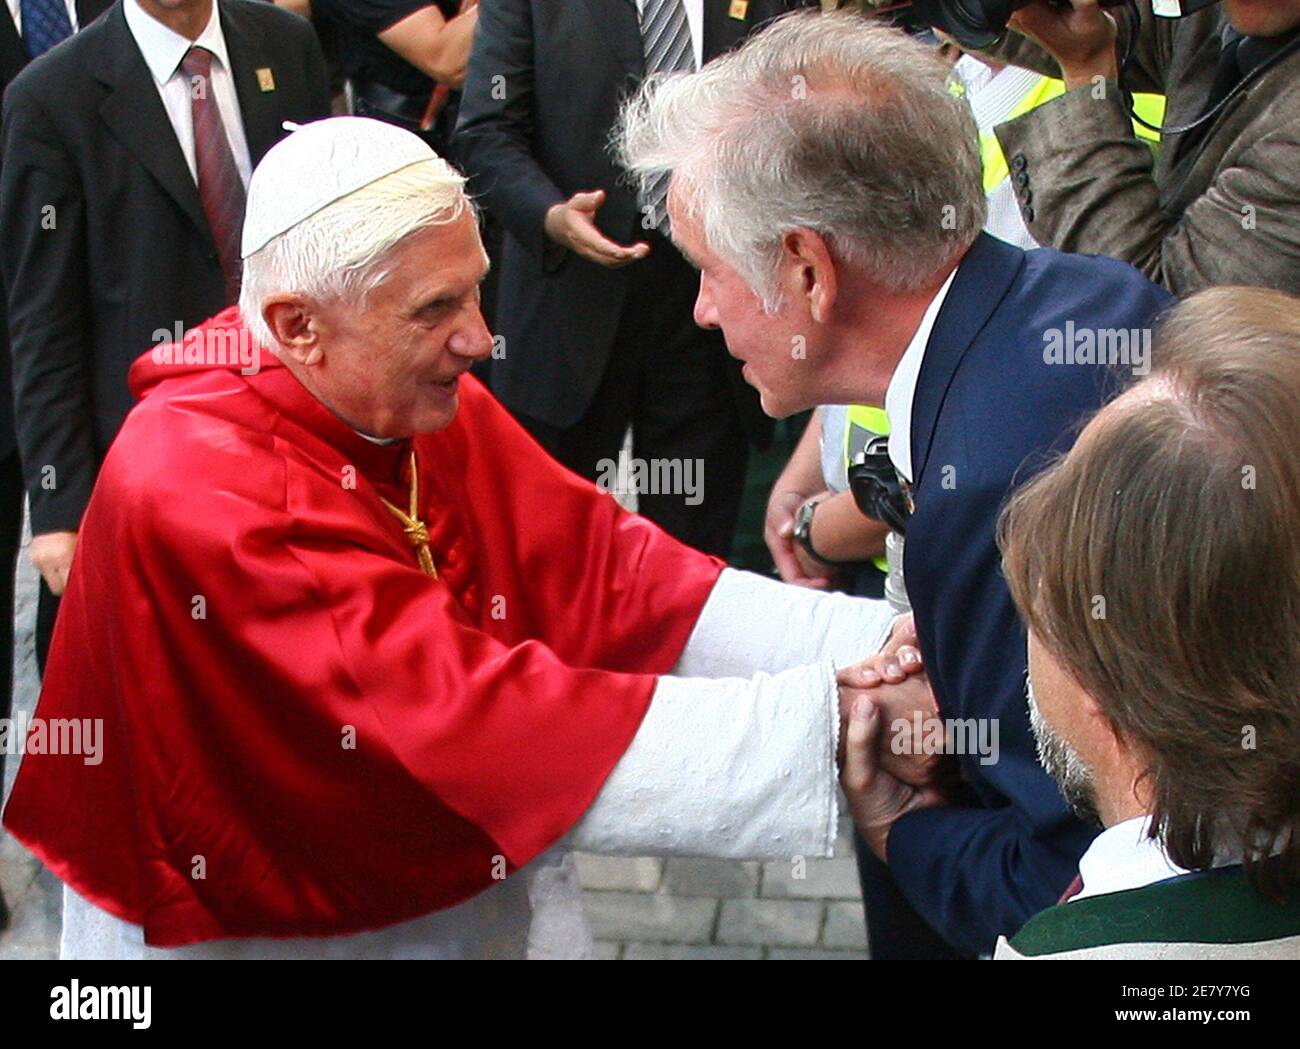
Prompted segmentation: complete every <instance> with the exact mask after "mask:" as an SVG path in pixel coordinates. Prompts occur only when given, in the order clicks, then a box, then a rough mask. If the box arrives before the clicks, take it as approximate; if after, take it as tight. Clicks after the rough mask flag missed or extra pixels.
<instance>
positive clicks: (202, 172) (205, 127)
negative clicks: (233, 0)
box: [181, 46, 244, 306]
mask: <svg viewBox="0 0 1300 1049" xmlns="http://www.w3.org/2000/svg"><path fill="white" fill-rule="evenodd" d="M181 72H182V73H184V74H185V75H186V76H187V77H188V78H189V81H190V108H191V111H192V113H193V115H194V161H195V167H196V168H197V169H198V176H199V202H200V203H201V204H202V205H203V213H204V215H206V216H207V219H208V228H209V229H211V231H212V239H213V241H214V242H215V243H216V246H217V258H218V259H219V260H220V261H221V272H222V274H224V276H225V279H226V305H228V306H229V305H232V304H233V303H234V302H236V301H237V300H238V299H239V274H240V261H239V239H240V234H241V233H242V231H243V228H244V183H243V180H242V179H240V177H239V168H238V167H237V166H236V165H235V154H234V153H233V152H232V151H231V149H230V140H229V139H228V138H226V126H225V124H224V123H222V120H221V110H220V109H218V108H217V99H216V95H215V94H214V92H213V91H212V52H211V51H209V50H208V49H207V48H206V47H197V46H195V47H191V48H190V49H189V51H187V52H186V54H185V57H184V58H183V59H181Z"/></svg>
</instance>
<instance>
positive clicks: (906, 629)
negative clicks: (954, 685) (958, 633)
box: [837, 613, 950, 860]
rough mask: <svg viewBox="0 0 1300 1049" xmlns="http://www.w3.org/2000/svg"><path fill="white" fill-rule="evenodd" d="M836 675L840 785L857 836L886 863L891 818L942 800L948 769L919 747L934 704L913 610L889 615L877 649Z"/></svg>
mask: <svg viewBox="0 0 1300 1049" xmlns="http://www.w3.org/2000/svg"><path fill="white" fill-rule="evenodd" d="M837 680H838V684H839V698H840V750H839V766H840V784H841V786H843V788H844V794H845V797H846V798H847V799H848V803H849V811H850V812H851V813H852V816H853V822H854V823H855V824H856V825H857V828H858V831H859V833H861V834H862V836H863V838H864V839H865V840H866V842H867V844H868V845H869V846H870V847H871V850H872V851H873V852H874V853H875V854H876V855H877V856H879V857H880V858H881V859H882V860H884V859H886V858H887V857H886V847H887V844H888V840H889V830H890V828H891V827H892V826H893V824H894V821H895V820H897V819H899V818H900V817H901V816H903V815H906V814H907V813H909V812H913V811H915V810H916V809H920V808H927V807H929V806H932V805H940V804H943V802H944V795H943V791H942V789H941V786H940V783H941V780H942V779H943V778H944V776H945V774H947V773H949V772H950V766H948V765H946V764H945V762H944V759H943V756H942V755H940V754H935V753H933V752H927V748H925V747H924V746H923V745H922V739H923V737H924V735H925V733H926V732H927V726H928V725H929V724H930V723H931V722H933V721H934V720H936V719H938V717H939V709H938V705H937V704H936V703H935V699H934V692H933V691H932V690H931V688H930V681H929V677H928V676H927V675H926V672H925V665H924V663H923V661H922V659H921V650H920V647H919V645H918V640H917V636H916V625H915V623H914V622H913V620H912V615H911V613H907V614H905V615H902V616H899V617H898V618H897V619H896V620H894V624H893V626H892V628H891V629H890V634H889V640H888V641H886V642H885V646H884V647H883V648H882V649H881V650H880V652H879V653H877V654H876V655H874V656H872V657H871V658H870V659H867V660H864V661H863V662H861V663H858V664H855V665H854V666H850V667H845V668H844V669H842V670H841V671H840V672H839V674H838V678H837ZM918 730H919V734H918Z"/></svg>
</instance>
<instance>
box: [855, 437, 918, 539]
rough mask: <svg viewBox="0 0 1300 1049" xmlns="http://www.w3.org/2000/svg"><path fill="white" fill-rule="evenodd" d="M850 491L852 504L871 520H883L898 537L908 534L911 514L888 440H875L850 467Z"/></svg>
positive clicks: (882, 438) (873, 439)
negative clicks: (891, 458)
mask: <svg viewBox="0 0 1300 1049" xmlns="http://www.w3.org/2000/svg"><path fill="white" fill-rule="evenodd" d="M849 488H850V489H851V490H852V492H853V502H854V503H855V504H856V505H857V508H858V509H859V510H861V511H862V512H863V513H864V514H866V515H867V516H868V517H871V518H874V519H875V520H877V521H883V522H885V524H887V525H889V527H890V528H892V529H893V530H894V531H895V532H897V533H898V534H899V535H905V534H906V533H907V518H908V515H909V514H910V513H911V512H912V511H911V506H910V505H909V502H908V497H907V493H906V492H905V491H904V490H903V486H902V483H901V482H900V481H899V479H898V474H897V473H896V472H895V470H894V464H893V463H892V462H891V461H890V459H889V438H888V437H884V436H881V435H877V436H875V437H872V438H871V439H870V440H869V441H867V446H866V447H865V448H864V449H863V450H862V454H861V455H859V456H858V458H857V460H856V461H855V462H854V463H853V465H852V466H850V467H849Z"/></svg>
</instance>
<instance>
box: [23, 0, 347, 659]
mask: <svg viewBox="0 0 1300 1049" xmlns="http://www.w3.org/2000/svg"><path fill="white" fill-rule="evenodd" d="M328 113H329V97H328V83H327V79H326V73H325V66H324V60H323V58H322V56H321V52H320V46H319V44H318V43H317V42H316V38H315V36H314V34H313V32H312V30H311V27H310V25H308V23H307V22H306V21H304V20H303V19H301V18H299V17H298V16H296V15H292V14H289V13H288V12H286V11H282V10H280V9H278V8H276V7H275V6H274V5H271V4H264V3H253V2H249V0H217V2H216V3H214V0H167V2H164V0H119V2H118V3H117V4H115V5H114V7H113V8H112V9H111V10H110V11H109V12H108V13H107V14H106V15H105V16H104V17H102V18H101V19H100V20H99V21H97V22H96V23H95V24H94V25H93V26H91V27H90V28H88V29H87V30H86V31H85V32H83V33H79V34H78V35H77V36H76V37H74V38H73V39H71V40H70V41H68V42H67V43H66V44H64V45H62V46H61V47H58V48H56V49H55V50H54V51H52V52H51V53H50V54H48V55H46V56H44V57H43V58H42V59H41V60H40V61H38V62H34V63H32V65H30V66H29V67H28V68H27V69H26V70H24V71H23V72H22V73H21V74H20V75H19V76H18V77H17V78H16V79H15V80H14V82H13V83H12V84H11V85H10V86H9V89H8V91H7V92H6V94H5V100H4V112H3V129H2V132H0V133H2V136H3V150H4V164H3V170H2V172H0V223H2V224H3V227H4V229H5V237H4V244H3V249H0V264H3V269H4V278H5V284H6V286H7V291H8V301H9V328H10V338H11V340H12V347H13V367H14V395H15V406H16V415H17V431H18V443H19V448H20V450H21V455H22V465H23V471H24V475H25V479H26V483H27V489H28V494H29V496H30V499H31V514H32V533H33V541H32V559H33V561H34V562H35V563H36V565H37V568H38V569H40V571H41V574H42V577H43V587H42V593H41V608H40V613H39V616H38V625H37V652H38V656H39V657H40V658H41V659H42V661H43V658H44V651H45V649H46V647H47V646H48V643H49V635H50V632H51V630H52V628H53V613H54V609H55V607H56V604H55V601H54V600H53V599H54V598H55V597H56V596H57V595H58V594H59V593H60V592H61V591H62V589H63V585H64V583H65V582H66V580H67V574H68V571H69V568H70V566H71V563H72V553H73V550H74V549H75V545H76V533H77V528H78V525H79V523H80V520H81V514H82V511H83V510H84V509H85V506H86V502H87V500H88V499H89V498H90V491H91V488H92V486H93V485H94V482H95V475H96V473H97V471H98V467H99V463H100V461H101V460H102V458H103V456H104V453H105V451H106V450H107V448H108V445H109V443H110V442H111V441H112V440H113V437H114V435H115V434H116V433H117V430H118V427H119V426H120V425H121V423H122V420H123V419H124V418H125V417H126V413H127V411H128V410H129V409H130V407H131V399H130V395H129V393H128V392H127V386H126V372H127V368H128V367H129V365H130V363H131V362H132V361H133V360H134V359H135V358H136V357H137V356H138V355H139V354H140V352H141V351H142V350H143V349H147V348H148V347H149V345H150V344H151V343H153V344H158V343H160V342H163V341H167V340H170V339H172V338H174V337H175V332H176V330H177V329H178V328H188V327H190V326H191V325H194V324H197V323H198V322H199V321H202V320H204V319H206V318H207V317H210V316H211V315H213V314H214V313H216V312H218V311H219V310H221V309H222V308H223V307H224V306H226V305H228V304H230V303H231V302H233V301H234V299H235V296H236V295H237V291H238V266H239V259H238V243H239V228H240V225H241V223H242V221H243V194H244V187H245V185H246V184H247V180H248V176H249V171H250V169H251V167H252V165H254V164H256V163H257V161H258V159H259V158H260V157H261V156H262V154H263V153H265V152H266V150H267V149H269V148H270V147H271V145H272V144H273V143H274V142H275V141H276V140H277V139H278V138H279V137H280V136H281V135H283V134H284V133H285V132H284V131H283V129H282V126H281V125H282V122H283V121H285V120H293V121H306V120H311V119H314V118H317V117H323V116H326V115H328Z"/></svg>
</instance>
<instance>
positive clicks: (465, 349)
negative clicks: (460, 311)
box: [447, 307, 492, 360]
mask: <svg viewBox="0 0 1300 1049" xmlns="http://www.w3.org/2000/svg"><path fill="white" fill-rule="evenodd" d="M447 345H448V347H449V348H450V349H451V352H452V353H454V354H456V355H457V356H458V357H472V358H473V359H474V360H484V359H486V358H487V357H490V356H491V355H492V333H491V332H490V331H488V326H487V322H486V321H485V320H484V319H483V314H482V312H480V311H479V309H478V308H477V307H475V309H474V313H473V316H472V317H471V318H469V319H468V320H467V321H466V323H465V324H464V325H463V326H462V327H459V328H457V329H456V331H455V333H454V334H453V335H452V337H451V339H450V340H449V341H448V343H447Z"/></svg>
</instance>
